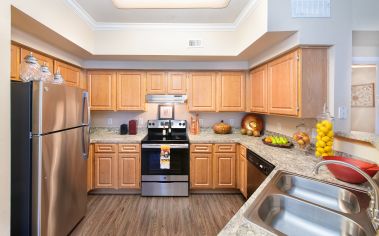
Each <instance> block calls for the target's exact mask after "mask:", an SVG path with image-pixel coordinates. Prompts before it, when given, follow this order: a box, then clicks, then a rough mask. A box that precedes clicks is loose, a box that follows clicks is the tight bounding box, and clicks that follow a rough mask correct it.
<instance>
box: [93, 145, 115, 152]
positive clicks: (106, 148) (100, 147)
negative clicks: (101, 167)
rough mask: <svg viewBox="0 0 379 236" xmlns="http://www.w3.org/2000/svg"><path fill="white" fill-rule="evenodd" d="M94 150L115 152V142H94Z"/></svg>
mask: <svg viewBox="0 0 379 236" xmlns="http://www.w3.org/2000/svg"><path fill="white" fill-rule="evenodd" d="M95 152H106V153H111V152H116V144H95Z"/></svg>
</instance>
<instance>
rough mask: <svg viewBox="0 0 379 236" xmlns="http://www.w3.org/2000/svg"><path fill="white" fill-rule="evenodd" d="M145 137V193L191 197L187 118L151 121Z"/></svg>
mask: <svg viewBox="0 0 379 236" xmlns="http://www.w3.org/2000/svg"><path fill="white" fill-rule="evenodd" d="M147 128H148V134H147V135H146V137H145V138H144V139H143V140H142V158H141V173H142V196H188V192H189V184H188V183H189V139H188V135H187V122H186V121H185V120H149V121H148V123H147Z"/></svg>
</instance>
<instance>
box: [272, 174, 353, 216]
mask: <svg viewBox="0 0 379 236" xmlns="http://www.w3.org/2000/svg"><path fill="white" fill-rule="evenodd" d="M276 186H277V187H278V188H279V189H280V190H281V191H283V192H285V193H287V194H288V195H291V196H295V197H297V198H301V199H303V200H306V201H308V202H312V203H315V204H318V205H321V206H324V207H327V208H330V209H333V210H336V211H340V212H344V213H350V214H351V213H358V212H360V207H359V203H358V199H357V196H356V195H355V194H354V193H352V192H351V191H349V190H346V189H343V188H340V187H338V186H335V185H330V184H326V183H322V182H319V181H315V180H312V179H307V178H302V177H299V176H294V175H288V174H287V175H282V176H281V177H280V178H279V180H278V182H277V183H276Z"/></svg>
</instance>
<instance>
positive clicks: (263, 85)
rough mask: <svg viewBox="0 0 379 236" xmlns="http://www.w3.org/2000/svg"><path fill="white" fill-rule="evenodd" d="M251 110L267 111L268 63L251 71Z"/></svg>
mask: <svg viewBox="0 0 379 236" xmlns="http://www.w3.org/2000/svg"><path fill="white" fill-rule="evenodd" d="M250 86H251V88H250V91H251V95H250V99H251V100H250V111H252V112H259V113H267V111H268V104H267V97H268V94H267V93H268V91H267V65H263V66H261V67H258V68H257V69H255V70H253V71H251V72H250Z"/></svg>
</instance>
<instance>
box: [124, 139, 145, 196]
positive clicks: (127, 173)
mask: <svg viewBox="0 0 379 236" xmlns="http://www.w3.org/2000/svg"><path fill="white" fill-rule="evenodd" d="M139 150H140V148H139V145H138V144H119V154H118V160H119V163H118V167H119V169H118V170H119V181H118V184H119V186H118V187H119V188H134V189H135V188H140V183H141V179H140V176H141V158H140V151H139Z"/></svg>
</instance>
